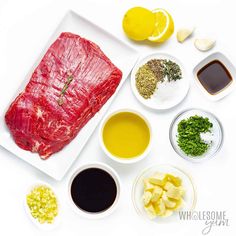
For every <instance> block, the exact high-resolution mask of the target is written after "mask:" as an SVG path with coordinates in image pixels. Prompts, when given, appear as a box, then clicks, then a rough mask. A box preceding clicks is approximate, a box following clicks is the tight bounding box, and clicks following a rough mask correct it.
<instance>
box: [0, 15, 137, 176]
mask: <svg viewBox="0 0 236 236" xmlns="http://www.w3.org/2000/svg"><path fill="white" fill-rule="evenodd" d="M61 32H72V33H75V34H78V35H80V36H82V37H85V38H87V39H89V40H91V41H93V42H95V43H96V44H98V45H99V46H100V48H101V49H102V51H103V52H104V53H105V54H106V55H107V56H108V57H109V58H110V59H111V61H112V62H113V63H114V64H115V65H116V66H117V67H118V68H119V69H120V70H121V71H122V72H123V77H122V80H121V83H120V85H119V86H118V88H117V90H116V92H115V94H114V95H113V96H112V97H111V98H110V99H109V101H108V102H107V103H106V104H105V105H104V106H103V107H102V109H101V110H100V111H99V112H98V113H97V114H96V115H95V116H94V117H93V118H92V119H91V120H90V121H89V122H88V123H87V124H86V125H85V127H84V128H83V129H82V130H81V131H80V132H79V134H78V135H77V136H76V138H75V139H74V140H73V141H72V142H71V143H70V144H68V145H67V146H66V147H65V148H64V149H63V150H61V151H60V152H58V153H56V154H54V155H52V156H51V157H50V158H49V159H48V160H46V161H45V160H41V159H40V157H39V155H38V154H36V153H31V152H29V151H25V150H23V149H21V148H19V147H18V146H17V145H16V144H15V142H14V140H13V138H12V137H11V135H10V132H9V130H8V128H7V127H6V125H5V121H4V115H5V112H6V110H7V108H8V107H9V105H10V103H11V102H12V101H13V100H14V98H15V97H16V96H17V95H18V94H19V93H20V92H21V91H22V90H23V89H24V87H25V85H26V84H27V83H28V81H29V79H30V74H28V75H27V76H26V78H25V80H24V81H23V82H22V84H21V85H20V87H19V90H18V91H17V92H16V91H9V92H12V100H11V101H7V102H6V104H4V105H5V107H4V108H5V109H2V110H1V113H0V145H1V146H3V147H4V148H6V149H7V150H9V151H10V152H12V153H13V154H15V155H16V156H18V157H19V158H21V159H22V160H24V161H26V162H28V163H29V164H31V165H32V166H34V167H36V168H38V169H39V170H41V171H42V172H44V173H46V174H47V175H49V176H51V177H52V178H54V179H56V180H61V179H62V178H63V176H64V175H65V174H66V172H67V171H68V170H69V168H70V167H71V166H72V164H73V162H74V161H75V160H76V159H77V157H78V156H79V153H80V152H81V150H82V149H83V147H84V145H85V144H86V142H87V140H88V139H89V137H90V136H91V134H92V133H93V131H94V130H95V128H96V126H97V125H98V123H99V122H100V120H101V119H102V117H103V116H104V115H105V113H106V111H107V109H108V107H109V106H110V104H111V102H112V100H113V99H114V98H115V96H116V95H117V93H118V92H119V90H120V88H121V86H122V84H123V83H124V81H125V80H126V78H127V77H128V75H129V73H130V71H131V69H132V67H133V66H134V64H135V62H136V60H137V59H138V53H137V52H136V51H135V50H134V49H132V48H131V47H130V46H128V45H126V44H125V43H123V42H122V41H120V40H119V39H117V38H115V37H114V36H112V35H111V34H110V33H108V32H106V31H104V30H103V29H101V28H100V27H98V26H96V25H95V24H93V23H91V22H90V21H88V20H86V19H85V18H83V17H81V16H79V15H78V14H77V13H75V12H73V11H69V12H68V13H67V14H66V16H65V17H64V18H63V20H62V21H61V23H60V24H59V26H58V27H57V29H56V31H55V32H54V33H53V35H52V37H51V38H50V40H49V41H48V44H47V45H46V47H45V48H44V50H43V52H42V53H41V55H40V56H39V58H38V60H37V61H36V63H35V65H34V67H33V68H31V70H30V71H31V72H32V71H33V69H34V68H35V67H36V66H37V64H38V63H39V62H40V60H41V58H42V57H43V55H44V54H45V53H46V51H47V49H48V48H49V46H50V45H51V44H52V43H53V42H54V41H55V40H56V38H57V37H58V36H59V35H60V33H61ZM31 72H30V73H31Z"/></svg>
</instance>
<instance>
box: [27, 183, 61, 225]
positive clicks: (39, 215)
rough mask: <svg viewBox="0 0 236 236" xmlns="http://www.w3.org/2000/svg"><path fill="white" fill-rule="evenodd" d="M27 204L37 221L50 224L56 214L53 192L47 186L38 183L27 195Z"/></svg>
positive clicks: (56, 206)
mask: <svg viewBox="0 0 236 236" xmlns="http://www.w3.org/2000/svg"><path fill="white" fill-rule="evenodd" d="M26 199H27V205H28V207H29V209H30V213H31V215H32V216H33V217H34V218H35V219H37V220H38V221H39V223H41V224H43V223H48V224H51V223H53V222H54V218H55V217H56V216H57V215H58V203H57V199H56V196H55V194H54V192H53V191H52V190H51V189H50V188H49V187H47V186H44V185H40V186H37V187H35V188H33V189H32V190H31V192H30V193H29V194H28V195H27V197H26Z"/></svg>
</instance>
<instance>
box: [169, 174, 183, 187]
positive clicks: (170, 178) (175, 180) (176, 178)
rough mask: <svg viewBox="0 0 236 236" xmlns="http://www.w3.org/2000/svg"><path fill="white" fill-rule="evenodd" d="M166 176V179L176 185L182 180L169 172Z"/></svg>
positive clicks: (179, 184)
mask: <svg viewBox="0 0 236 236" xmlns="http://www.w3.org/2000/svg"><path fill="white" fill-rule="evenodd" d="M166 176H167V179H168V181H170V182H171V183H173V184H174V185H175V186H176V187H179V186H181V184H182V180H181V179H180V178H179V177H176V176H174V175H171V174H167V175H166Z"/></svg>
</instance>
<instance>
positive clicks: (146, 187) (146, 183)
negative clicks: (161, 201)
mask: <svg viewBox="0 0 236 236" xmlns="http://www.w3.org/2000/svg"><path fill="white" fill-rule="evenodd" d="M143 182H144V191H149V190H153V189H154V188H155V186H154V185H153V184H151V183H150V182H149V179H148V178H147V179H144V181H143Z"/></svg>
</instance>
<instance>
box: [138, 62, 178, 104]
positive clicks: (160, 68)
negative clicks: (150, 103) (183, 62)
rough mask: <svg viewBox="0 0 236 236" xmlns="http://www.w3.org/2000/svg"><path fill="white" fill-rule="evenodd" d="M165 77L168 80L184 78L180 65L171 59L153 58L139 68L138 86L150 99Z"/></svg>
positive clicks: (143, 94)
mask: <svg viewBox="0 0 236 236" xmlns="http://www.w3.org/2000/svg"><path fill="white" fill-rule="evenodd" d="M165 79H166V80H167V81H168V82H171V81H176V80H179V79H182V71H181V69H180V66H179V65H178V64H176V63H175V62H173V61H171V60H164V59H152V60H149V61H148V62H147V63H146V64H144V65H143V66H141V67H140V68H139V69H138V71H137V73H136V75H135V83H136V88H137V90H138V92H139V94H140V95H141V96H142V97H143V98H145V99H148V98H151V96H152V95H153V94H154V93H155V91H156V90H157V89H158V83H162V82H164V81H165Z"/></svg>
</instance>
